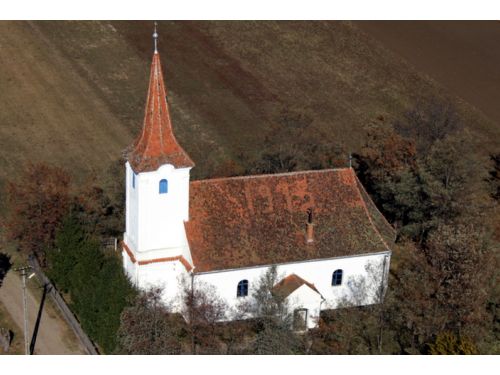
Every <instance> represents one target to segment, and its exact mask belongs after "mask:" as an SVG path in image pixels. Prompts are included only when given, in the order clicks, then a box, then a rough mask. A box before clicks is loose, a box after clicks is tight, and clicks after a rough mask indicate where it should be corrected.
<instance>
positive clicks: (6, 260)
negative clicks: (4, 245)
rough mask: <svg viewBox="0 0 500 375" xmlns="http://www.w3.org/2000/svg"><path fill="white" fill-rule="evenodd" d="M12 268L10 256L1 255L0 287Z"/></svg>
mask: <svg viewBox="0 0 500 375" xmlns="http://www.w3.org/2000/svg"><path fill="white" fill-rule="evenodd" d="M11 267H12V263H11V262H10V256H8V255H7V254H4V253H0V286H2V283H3V279H4V278H5V275H7V272H9V270H10V268H11Z"/></svg>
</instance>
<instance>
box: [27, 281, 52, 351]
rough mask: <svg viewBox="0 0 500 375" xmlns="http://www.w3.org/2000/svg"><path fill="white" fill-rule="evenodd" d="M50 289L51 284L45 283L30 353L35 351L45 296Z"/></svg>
mask: <svg viewBox="0 0 500 375" xmlns="http://www.w3.org/2000/svg"><path fill="white" fill-rule="evenodd" d="M48 291H49V286H48V285H47V284H45V285H44V286H43V294H42V299H41V301H40V307H39V309H38V314H37V317H36V322H35V327H34V328H33V336H31V344H30V354H33V353H34V352H35V344H36V338H37V336H38V329H39V328H40V321H41V320H42V313H43V307H44V305H45V298H46V297H47V292H48Z"/></svg>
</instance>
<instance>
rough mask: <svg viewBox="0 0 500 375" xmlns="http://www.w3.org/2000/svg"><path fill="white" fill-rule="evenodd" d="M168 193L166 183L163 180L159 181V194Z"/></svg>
mask: <svg viewBox="0 0 500 375" xmlns="http://www.w3.org/2000/svg"><path fill="white" fill-rule="evenodd" d="M167 193H168V181H167V180H165V179H163V180H161V181H160V194H167Z"/></svg>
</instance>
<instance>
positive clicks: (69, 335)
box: [0, 271, 85, 354]
mask: <svg viewBox="0 0 500 375" xmlns="http://www.w3.org/2000/svg"><path fill="white" fill-rule="evenodd" d="M28 282H30V283H35V280H33V279H32V280H29V281H28ZM34 293H36V292H32V291H30V290H29V289H28V295H27V297H28V298H27V300H28V316H29V323H28V329H29V332H30V342H31V333H32V332H33V327H34V325H35V322H36V318H37V314H38V310H39V307H40V302H39V300H40V299H39V298H38V299H37V298H35V296H34ZM41 293H42V292H41V290H40V294H41ZM48 299H49V297H47V299H46V301H45V307H44V309H43V312H42V315H41V320H40V326H39V331H38V336H37V340H36V345H35V354H85V352H84V350H83V348H82V347H80V345H79V344H78V342H77V340H76V338H75V336H74V334H73V332H72V331H71V329H70V328H69V327H68V326H67V324H66V322H65V321H64V320H63V319H62V318H61V317H59V316H58V315H57V314H56V313H55V311H54V310H53V309H52V308H51V306H49V305H48V303H49V301H48ZM0 302H1V303H2V304H3V305H4V307H5V309H6V310H7V312H8V313H9V315H10V316H11V317H12V320H14V322H15V323H16V324H17V326H18V327H19V328H20V332H22V330H23V325H24V323H23V322H24V320H23V316H24V314H23V300H22V289H21V279H20V277H19V276H18V275H17V274H16V273H15V272H13V271H10V272H9V273H8V274H7V276H6V277H5V279H4V281H3V284H2V286H1V287H0Z"/></svg>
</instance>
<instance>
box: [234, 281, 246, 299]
mask: <svg viewBox="0 0 500 375" xmlns="http://www.w3.org/2000/svg"><path fill="white" fill-rule="evenodd" d="M246 296H248V280H241V281H240V282H239V283H238V288H237V289H236V297H246Z"/></svg>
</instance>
